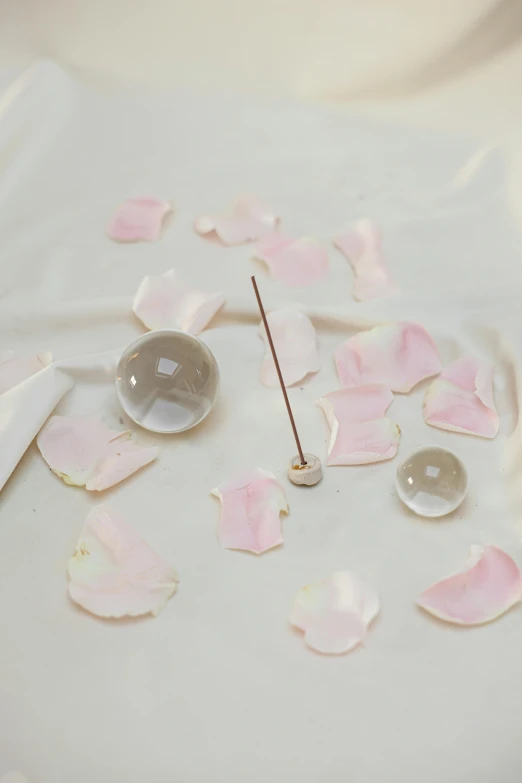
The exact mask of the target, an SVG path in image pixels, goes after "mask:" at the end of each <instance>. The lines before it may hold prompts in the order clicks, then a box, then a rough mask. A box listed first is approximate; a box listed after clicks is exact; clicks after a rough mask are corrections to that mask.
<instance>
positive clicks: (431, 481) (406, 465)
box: [396, 446, 468, 517]
mask: <svg viewBox="0 0 522 783" xmlns="http://www.w3.org/2000/svg"><path fill="white" fill-rule="evenodd" d="M396 483H397V493H398V495H399V497H400V499H401V500H402V502H403V503H404V504H405V505H406V506H408V508H409V509H411V510H412V511H414V512H415V513H416V514H418V515H419V516H421V517H443V516H445V515H446V514H450V513H451V512H452V511H454V510H455V509H456V508H458V506H460V504H461V503H462V501H463V500H464V498H465V496H466V492H467V489H468V474H467V471H466V468H465V467H464V465H463V464H462V462H461V461H460V459H459V458H458V457H456V456H455V454H453V453H452V452H451V451H448V450H447V449H442V448H440V447H439V446H428V447H427V448H424V449H420V450H419V451H415V452H414V453H413V454H412V455H411V456H410V457H408V459H407V460H405V461H404V462H403V463H402V465H399V467H398V468H397V479H396Z"/></svg>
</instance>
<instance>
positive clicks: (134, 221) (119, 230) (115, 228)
mask: <svg viewBox="0 0 522 783" xmlns="http://www.w3.org/2000/svg"><path fill="white" fill-rule="evenodd" d="M171 209H172V207H171V205H170V204H169V203H167V202H166V201H158V199H155V198H131V199H128V200H127V201H125V202H124V203H123V204H122V205H121V207H119V209H118V211H117V212H116V214H115V215H114V217H113V219H112V220H111V222H110V224H109V227H108V228H107V234H108V235H109V237H110V238H111V239H115V240H116V241H117V242H138V241H139V240H145V241H148V242H152V241H154V240H156V239H159V238H160V235H161V227H162V224H163V220H164V219H165V216H166V215H167V214H168V213H169V212H170V211H171Z"/></svg>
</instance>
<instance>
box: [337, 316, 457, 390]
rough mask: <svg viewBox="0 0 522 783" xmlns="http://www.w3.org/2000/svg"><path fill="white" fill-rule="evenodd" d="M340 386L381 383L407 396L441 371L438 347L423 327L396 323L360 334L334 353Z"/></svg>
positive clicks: (348, 386)
mask: <svg viewBox="0 0 522 783" xmlns="http://www.w3.org/2000/svg"><path fill="white" fill-rule="evenodd" d="M334 356H335V363H336V365H337V372H338V373H339V379H340V381H341V384H342V385H343V386H345V387H347V388H351V387H352V386H361V385H363V384H366V383H382V384H384V385H385V386H388V388H389V389H391V390H392V391H394V392H404V393H405V392H409V391H410V390H411V389H412V388H413V387H414V386H416V384H417V383H419V382H420V381H422V380H424V378H430V377H431V376H432V375H437V374H438V373H439V372H440V371H441V369H442V363H441V360H440V356H439V352H438V351H437V346H436V345H435V343H434V342H433V340H432V339H431V337H430V335H429V334H428V332H427V331H426V330H425V329H424V327H423V326H420V325H419V324H414V323H395V324H389V325H386V326H376V327H375V328H374V329H369V330H368V331H366V332H359V333H358V334H356V335H355V336H354V337H351V338H350V339H349V340H347V341H346V342H345V343H342V345H340V346H339V347H338V348H337V350H336V351H335V354H334Z"/></svg>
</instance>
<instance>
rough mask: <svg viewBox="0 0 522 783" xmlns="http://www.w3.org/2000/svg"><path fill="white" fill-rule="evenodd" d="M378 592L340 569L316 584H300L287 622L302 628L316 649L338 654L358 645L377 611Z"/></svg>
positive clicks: (309, 642) (308, 640)
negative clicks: (303, 585) (304, 585)
mask: <svg viewBox="0 0 522 783" xmlns="http://www.w3.org/2000/svg"><path fill="white" fill-rule="evenodd" d="M379 609H380V604H379V597H378V596H377V593H376V592H375V591H374V590H372V588H370V587H368V586H367V585H365V584H364V583H363V582H361V581H360V580H359V579H358V578H357V577H356V576H354V575H353V574H351V573H350V572H349V571H339V572H338V573H335V574H333V575H332V576H331V577H329V578H328V579H325V580H324V581H322V582H318V583H317V584H313V585H307V586H306V587H302V588H301V589H300V590H299V592H298V593H297V596H296V598H295V601H294V605H293V608H292V611H291V613H290V618H289V619H290V623H291V625H293V626H294V627H295V628H299V630H301V631H304V634H305V641H306V643H307V644H308V646H309V647H311V648H312V649H313V650H316V651H317V652H321V653H326V654H331V655H339V654H341V653H345V652H348V651H349V650H352V649H353V648H354V647H356V646H357V645H358V644H360V643H361V642H362V641H363V639H364V637H365V636H366V633H367V629H368V626H369V625H370V623H371V622H372V621H373V620H374V619H375V617H376V616H377V614H378V613H379Z"/></svg>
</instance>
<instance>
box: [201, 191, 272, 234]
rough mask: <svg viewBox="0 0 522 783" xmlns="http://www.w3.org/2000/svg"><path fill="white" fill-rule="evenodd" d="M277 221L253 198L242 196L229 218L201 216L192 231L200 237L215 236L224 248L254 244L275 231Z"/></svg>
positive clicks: (270, 212) (269, 211)
mask: <svg viewBox="0 0 522 783" xmlns="http://www.w3.org/2000/svg"><path fill="white" fill-rule="evenodd" d="M278 222H279V218H278V217H277V216H276V215H275V214H274V213H273V212H272V210H271V209H270V207H267V206H266V205H265V204H263V203H262V202H261V201H259V200H258V199H257V198H255V197H254V196H243V197H242V198H240V199H238V200H237V201H236V203H235V204H234V206H233V207H232V212H231V214H230V215H228V216H224V217H219V216H217V215H201V216H200V217H198V218H196V220H195V222H194V228H195V229H196V231H197V232H198V234H202V235H203V236H217V237H218V238H219V239H220V240H221V241H222V242H223V243H224V244H225V245H242V244H244V243H245V242H255V241H256V240H257V239H260V237H262V236H264V235H265V234H269V233H271V232H272V231H275V229H276V228H277V224H278Z"/></svg>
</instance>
